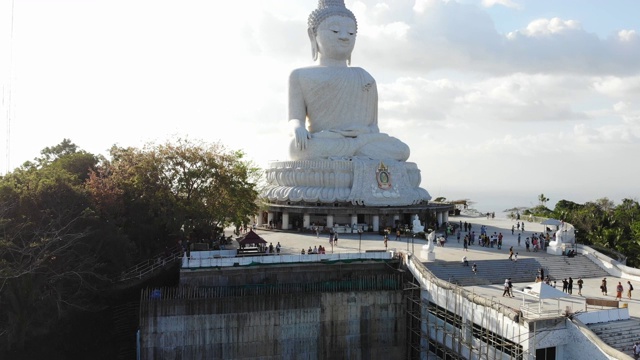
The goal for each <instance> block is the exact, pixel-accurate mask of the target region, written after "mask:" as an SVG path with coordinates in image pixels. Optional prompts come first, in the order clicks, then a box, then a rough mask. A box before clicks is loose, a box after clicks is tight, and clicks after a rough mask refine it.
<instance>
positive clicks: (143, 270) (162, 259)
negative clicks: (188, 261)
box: [117, 250, 182, 281]
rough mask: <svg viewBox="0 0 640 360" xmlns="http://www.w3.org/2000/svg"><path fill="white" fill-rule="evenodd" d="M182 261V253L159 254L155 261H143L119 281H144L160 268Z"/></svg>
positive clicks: (124, 274) (126, 272)
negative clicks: (143, 279)
mask: <svg viewBox="0 0 640 360" xmlns="http://www.w3.org/2000/svg"><path fill="white" fill-rule="evenodd" d="M180 259H182V251H181V250H180V251H174V252H172V253H170V254H169V255H166V254H164V253H162V254H159V255H158V256H156V257H154V258H153V259H149V260H146V261H143V262H141V263H139V264H137V265H135V266H134V267H132V268H130V269H128V270H126V271H124V272H123V273H122V274H120V276H119V277H118V279H117V281H127V280H132V279H142V278H144V277H146V276H147V275H149V274H151V273H153V272H155V271H156V270H157V269H158V268H162V267H165V266H166V265H169V264H172V263H174V262H176V261H179V260H180Z"/></svg>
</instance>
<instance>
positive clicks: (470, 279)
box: [424, 255, 609, 286]
mask: <svg viewBox="0 0 640 360" xmlns="http://www.w3.org/2000/svg"><path fill="white" fill-rule="evenodd" d="M473 263H475V264H476V265H477V266H478V273H477V274H474V273H473V272H472V271H471V265H472V264H473ZM424 265H425V266H426V267H427V269H429V270H430V271H431V272H432V273H433V274H434V275H435V276H437V277H438V278H440V279H442V280H447V281H449V282H451V283H454V284H458V285H460V286H474V285H490V284H502V283H504V279H505V278H508V277H510V278H511V280H512V281H513V282H514V283H521V282H533V281H535V279H536V275H537V274H538V269H540V268H543V269H544V273H545V276H546V275H549V277H550V278H551V280H556V281H558V282H559V284H560V286H562V284H561V281H562V279H563V278H564V277H566V278H569V277H572V278H573V279H574V281H575V280H577V279H578V278H580V277H582V278H584V279H588V278H597V277H606V276H609V274H608V273H607V272H606V271H604V270H603V269H602V268H600V267H599V266H598V265H596V264H594V263H593V262H592V261H591V260H589V259H588V258H586V257H584V256H582V255H577V256H575V257H573V258H567V257H565V256H541V257H532V258H524V259H523V258H521V259H518V261H517V262H514V261H510V260H508V259H493V260H476V261H473V262H469V266H468V267H467V266H462V264H461V263H460V262H459V261H434V262H426V263H424ZM574 286H575V285H574Z"/></svg>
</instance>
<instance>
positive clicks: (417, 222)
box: [413, 214, 424, 234]
mask: <svg viewBox="0 0 640 360" xmlns="http://www.w3.org/2000/svg"><path fill="white" fill-rule="evenodd" d="M423 231H424V226H423V225H422V224H421V223H420V218H419V217H418V214H415V215H414V216H413V232H414V233H416V234H417V233H419V232H423Z"/></svg>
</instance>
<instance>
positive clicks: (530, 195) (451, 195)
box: [0, 0, 640, 212]
mask: <svg viewBox="0 0 640 360" xmlns="http://www.w3.org/2000/svg"><path fill="white" fill-rule="evenodd" d="M345 3H346V5H347V7H348V8H349V9H351V10H352V11H353V12H354V14H355V15H356V18H357V20H358V38H357V42H356V49H355V51H354V54H353V56H352V65H353V66H359V67H362V68H364V69H366V70H367V71H368V72H369V73H371V74H372V75H373V76H374V77H375V78H376V81H377V83H378V91H379V99H380V100H379V101H380V102H379V125H380V129H381V131H383V132H386V133H389V134H390V135H392V136H395V137H397V138H399V139H400V140H402V141H403V142H405V143H407V144H408V145H409V146H410V147H411V157H410V158H409V161H412V162H415V163H417V164H418V166H419V168H420V169H421V171H422V187H423V188H425V189H427V190H428V191H429V192H430V193H431V195H432V196H434V197H437V196H444V197H446V198H448V199H450V200H455V199H470V200H471V201H474V202H476V205H475V207H477V208H478V209H479V210H481V211H496V212H499V211H502V210H503V209H506V208H509V207H514V206H533V205H537V202H538V201H537V199H538V196H539V195H540V194H542V193H543V194H545V195H546V197H548V198H550V200H551V201H550V202H549V205H550V206H551V207H552V206H553V205H554V204H555V202H557V201H559V200H562V199H566V200H571V201H575V202H578V203H583V202H585V201H593V200H596V199H599V198H602V197H608V198H610V199H611V200H613V201H614V202H616V203H619V202H620V200H621V199H623V198H632V199H638V197H639V196H640V166H638V160H637V158H638V156H639V155H640V140H639V139H640V101H639V100H640V25H638V14H640V2H638V1H636V0H608V1H600V0H562V1H557V0H553V1H552V0H522V1H519V0H482V1H481V0H458V1H455V0H450V1H441V0H422V1H408V0H393V1H379V0H362V1H350V0H346V1H345ZM316 6H317V1H316V0H245V1H224V2H218V1H204V0H202V1H195V0H181V1H175V0H172V1H169V0H166V1H165V0H159V1H158V0H156V1H146V0H126V1H125V0H82V1H81V0H75V1H71V0H39V1H36V0H14V1H12V0H2V1H0V80H1V82H2V93H1V94H0V95H1V96H2V98H1V99H0V100H1V103H0V106H1V109H0V110H1V113H0V126H1V129H0V130H1V131H0V152H1V153H2V156H0V173H2V174H4V173H6V172H8V171H13V169H15V168H16V167H18V166H20V165H21V164H22V163H24V162H25V161H28V160H32V159H33V158H35V157H36V156H38V155H39V153H40V150H42V149H43V148H45V147H47V146H53V145H56V144H58V143H60V142H61V141H62V139H64V138H69V139H71V141H73V142H74V143H75V144H77V145H78V146H79V147H80V148H81V149H83V150H86V151H89V152H91V153H94V154H103V155H107V154H108V149H109V148H110V147H111V146H112V145H119V146H135V147H141V146H143V145H144V144H145V143H148V142H156V143H157V142H164V141H165V140H166V139H175V138H178V137H182V138H189V139H193V140H204V141H207V142H212V143H213V142H218V141H220V142H222V143H224V144H226V145H227V146H228V147H229V148H230V149H234V150H235V149H242V150H244V151H245V153H246V154H247V156H248V158H249V159H251V160H253V161H254V162H255V163H256V164H257V165H259V166H261V167H266V166H267V164H268V162H269V161H271V160H285V159H286V158H287V153H286V149H287V144H288V142H289V139H290V133H289V128H288V126H287V97H286V96H287V95H286V93H287V79H288V74H289V72H290V71H291V70H293V69H294V68H297V67H301V66H308V65H312V64H313V61H312V59H311V49H310V46H309V41H308V38H307V35H306V21H307V17H308V15H309V13H310V12H311V11H312V10H313V9H314V8H315V7H316ZM9 119H10V126H9ZM8 134H10V137H9V138H7V135H8Z"/></svg>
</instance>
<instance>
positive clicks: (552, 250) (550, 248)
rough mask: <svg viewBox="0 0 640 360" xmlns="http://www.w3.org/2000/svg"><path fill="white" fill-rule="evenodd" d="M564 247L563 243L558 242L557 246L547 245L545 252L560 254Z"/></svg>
mask: <svg viewBox="0 0 640 360" xmlns="http://www.w3.org/2000/svg"><path fill="white" fill-rule="evenodd" d="M565 249H566V245H565V244H560V245H559V246H557V245H553V246H551V245H549V246H547V254H551V255H562V253H563V252H564V251H565Z"/></svg>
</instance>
